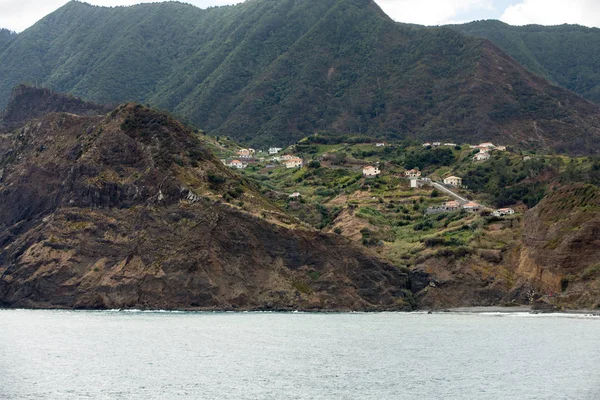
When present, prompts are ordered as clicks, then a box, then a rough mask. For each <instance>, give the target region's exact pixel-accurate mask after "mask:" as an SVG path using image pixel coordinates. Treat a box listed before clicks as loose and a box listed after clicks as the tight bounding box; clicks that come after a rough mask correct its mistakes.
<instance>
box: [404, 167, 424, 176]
mask: <svg viewBox="0 0 600 400" xmlns="http://www.w3.org/2000/svg"><path fill="white" fill-rule="evenodd" d="M404 177H406V178H420V177H421V171H419V169H418V168H413V169H411V170H408V171H404Z"/></svg>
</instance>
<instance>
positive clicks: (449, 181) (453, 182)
mask: <svg viewBox="0 0 600 400" xmlns="http://www.w3.org/2000/svg"><path fill="white" fill-rule="evenodd" d="M444 185H450V186H457V187H458V186H462V178H459V177H458V176H449V177H447V178H444Z"/></svg>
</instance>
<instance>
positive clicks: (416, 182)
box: [410, 178, 419, 188]
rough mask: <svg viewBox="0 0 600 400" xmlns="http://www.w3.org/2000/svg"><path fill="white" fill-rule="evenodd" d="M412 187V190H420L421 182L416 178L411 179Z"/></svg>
mask: <svg viewBox="0 0 600 400" xmlns="http://www.w3.org/2000/svg"><path fill="white" fill-rule="evenodd" d="M410 187H411V188H418V187H419V180H418V179H416V178H411V180H410Z"/></svg>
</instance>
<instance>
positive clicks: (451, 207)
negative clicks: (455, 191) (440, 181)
mask: <svg viewBox="0 0 600 400" xmlns="http://www.w3.org/2000/svg"><path fill="white" fill-rule="evenodd" d="M443 208H444V209H445V210H446V211H457V210H460V203H459V202H458V201H456V200H453V201H447V202H445V203H444V205H443Z"/></svg>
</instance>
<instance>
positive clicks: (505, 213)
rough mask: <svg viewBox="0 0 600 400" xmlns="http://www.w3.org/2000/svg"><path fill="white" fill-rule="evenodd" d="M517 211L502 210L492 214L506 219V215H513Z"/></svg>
mask: <svg viewBox="0 0 600 400" xmlns="http://www.w3.org/2000/svg"><path fill="white" fill-rule="evenodd" d="M514 213H515V210H513V209H512V208H500V209H498V210H496V211H494V212H493V213H492V215H493V216H494V217H504V216H505V215H513V214H514Z"/></svg>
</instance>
